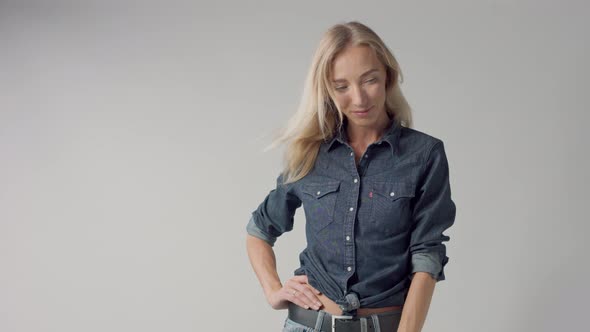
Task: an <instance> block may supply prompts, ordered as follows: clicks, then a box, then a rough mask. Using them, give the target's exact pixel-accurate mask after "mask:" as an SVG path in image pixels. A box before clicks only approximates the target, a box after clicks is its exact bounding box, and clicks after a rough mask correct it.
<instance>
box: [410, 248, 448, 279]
mask: <svg viewBox="0 0 590 332" xmlns="http://www.w3.org/2000/svg"><path fill="white" fill-rule="evenodd" d="M416 272H428V273H430V275H431V276H432V278H433V279H434V280H436V281H441V280H445V275H444V272H443V266H442V263H441V259H440V257H439V255H438V253H436V252H418V253H415V254H413V255H412V271H411V273H410V280H412V279H413V278H414V273H416Z"/></svg>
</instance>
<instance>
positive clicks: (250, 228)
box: [246, 215, 277, 247]
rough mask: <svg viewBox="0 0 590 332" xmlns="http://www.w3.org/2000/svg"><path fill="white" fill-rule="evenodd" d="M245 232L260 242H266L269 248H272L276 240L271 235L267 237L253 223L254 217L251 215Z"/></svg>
mask: <svg viewBox="0 0 590 332" xmlns="http://www.w3.org/2000/svg"><path fill="white" fill-rule="evenodd" d="M246 231H247V232H248V234H250V235H252V236H255V237H257V238H259V239H261V240H264V241H266V242H267V243H268V244H270V246H271V247H273V246H274V244H275V242H276V240H277V238H276V237H274V236H272V235H268V234H266V233H265V232H263V231H262V230H261V229H260V227H258V225H256V222H255V221H254V215H252V216H251V217H250V221H249V222H248V225H247V226H246Z"/></svg>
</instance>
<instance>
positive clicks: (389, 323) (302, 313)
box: [288, 302, 402, 332]
mask: <svg viewBox="0 0 590 332" xmlns="http://www.w3.org/2000/svg"><path fill="white" fill-rule="evenodd" d="M318 313H319V311H315V310H311V309H303V308H301V307H300V306H298V305H296V304H294V303H292V302H289V316H288V317H289V319H290V320H292V321H294V322H296V323H299V324H302V325H305V326H308V327H310V328H314V327H315V325H316V321H317V317H318ZM401 314H402V312H401V310H400V311H398V310H395V311H389V312H383V313H379V314H373V315H371V316H376V317H377V318H378V320H379V327H380V329H379V330H380V331H381V332H389V331H395V330H396V329H397V326H398V325H399V321H400V318H401ZM361 318H363V319H361ZM362 321H365V322H366V324H367V329H366V331H368V332H370V331H376V329H375V326H374V324H373V319H372V318H371V317H370V316H367V317H358V316H357V317H354V316H337V315H331V314H330V313H328V312H326V313H325V315H324V318H323V321H322V325H321V328H320V330H321V331H322V332H324V331H326V332H360V331H363V330H361V324H363V322H362ZM394 328H395V329H394ZM379 330H377V331H379Z"/></svg>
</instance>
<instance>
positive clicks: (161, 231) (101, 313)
mask: <svg viewBox="0 0 590 332" xmlns="http://www.w3.org/2000/svg"><path fill="white" fill-rule="evenodd" d="M588 9H589V8H588V5H587V4H584V3H583V2H582V1H579V2H577V1H569V2H568V1H561V2H557V1H553V2H549V1H478V2H474V1H444V2H438V1H431V2H425V1H420V2H412V3H410V2H409V1H408V2H405V1H404V2H395V1H383V2H362V3H361V2H353V3H344V2H341V1H320V2H309V3H305V2H297V3H288V4H285V3H282V2H281V3H280V4H279V3H278V2H268V3H266V4H259V5H254V4H252V3H247V2H237V1H236V2H234V3H225V2H216V3H215V4H213V3H212V2H198V1H197V2H188V1H187V2H182V3H180V2H178V3H176V2H170V1H166V2H164V1H162V2H159V3H157V2H147V3H146V2H144V3H141V2H136V1H134V2H117V3H114V2H102V1H101V2H98V1H96V2H74V1H72V2H71V3H66V2H59V1H58V2H52V3H50V2H49V1H47V2H38V3H33V2H27V1H21V2H16V1H15V2H6V1H4V2H1V3H0V40H1V46H0V47H1V52H0V331H6V332H23V331H32V332H37V331H60V332H65V331H72V332H73V331H85V332H91V331H143V332H148V331H279V330H280V328H281V326H282V323H283V321H284V318H285V315H286V312H285V311H274V310H272V309H271V308H270V306H269V305H268V304H267V303H266V300H265V298H264V296H263V293H262V291H261V289H260V287H259V284H258V281H257V279H256V277H255V275H254V272H253V271H252V269H251V267H250V265H249V262H248V258H247V254H246V250H245V237H246V231H245V226H246V224H247V222H248V220H249V218H250V214H251V212H252V211H253V210H254V209H255V208H256V207H257V206H258V204H259V203H260V202H261V201H262V199H264V197H265V195H266V194H267V193H268V192H269V191H270V190H271V189H273V187H274V184H275V179H276V176H277V175H278V172H279V170H280V162H281V153H282V150H281V149H279V150H274V151H272V152H268V153H263V152H262V149H263V147H264V146H265V145H266V144H268V143H269V142H270V138H271V136H270V135H271V134H272V132H273V131H274V130H276V129H278V128H279V127H280V126H282V125H283V124H284V123H285V121H286V120H287V119H288V118H289V115H290V114H292V112H293V111H294V110H295V107H296V105H297V103H298V99H299V97H300V96H301V92H302V86H303V81H304V78H305V73H306V70H307V68H308V65H309V64H310V61H311V56H312V53H313V51H314V49H315V47H316V46H317V43H318V41H319V38H320V36H321V34H322V33H323V32H324V31H325V29H327V28H328V27H329V26H331V25H332V24H335V23H338V22H345V21H348V20H359V21H361V22H364V23H366V24H367V25H369V26H370V27H372V28H373V29H374V30H375V31H376V32H377V33H378V34H380V35H381V36H382V37H383V39H384V40H385V42H386V43H387V44H388V45H389V46H390V48H391V49H392V50H393V52H394V54H395V55H396V56H397V58H398V60H399V62H400V64H401V66H402V71H403V74H404V75H405V81H404V83H403V85H402V89H403V91H404V92H405V94H406V97H407V99H408V101H409V102H410V104H411V106H412V107H413V109H414V116H415V128H416V129H418V130H421V131H424V132H426V133H429V134H431V135H433V136H436V137H439V138H441V139H442V140H443V141H444V142H445V147H446V151H447V154H448V158H449V163H450V169H451V186H452V197H453V199H454V200H455V202H456V204H457V208H458V210H457V218H456V221H455V225H454V226H453V227H452V228H451V229H450V230H449V231H448V232H447V235H449V236H450V238H451V240H450V242H448V244H447V248H448V256H449V258H450V261H449V263H448V265H447V267H446V270H445V271H446V275H447V280H445V281H442V282H440V283H438V284H437V285H436V290H435V294H434V298H433V300H432V304H431V307H430V311H429V314H428V318H427V321H426V325H425V327H424V330H423V331H426V332H428V331H431V332H435V331H436V332H457V331H464V332H471V331H480V332H487V331H489V332H492V331H515V332H520V331H535V332H540V331H547V332H549V331H556V330H560V331H581V330H586V329H587V328H586V327H585V326H584V324H587V323H586V322H587V317H586V316H587V313H586V311H587V310H586V309H587V308H588V304H587V303H588V298H589V296H590V291H589V287H588V282H587V277H588V275H589V274H590V269H589V267H588V255H587V253H588V246H587V238H588V234H589V231H590V226H589V222H590V220H589V218H588V216H587V215H586V211H587V207H588V198H589V195H588V187H589V185H590V183H589V181H588V169H590V161H589V157H588V139H587V136H586V135H585V133H583V131H584V129H585V128H586V127H587V126H588V122H589V121H588V120H590V119H589V116H588V110H589V107H588V106H589V105H590V103H589V102H588V91H589V90H590V89H589V88H590V84H589V83H588V74H590V73H589V69H590V65H589V64H588V61H587V60H588V59H589V58H590V52H589V46H588V40H587V33H586V32H587V31H588V28H589V26H588V23H587V21H588V20H587V19H588V16H589V15H588V13H589V10H588ZM302 212H303V211H302V210H299V211H298V212H297V215H296V220H295V229H294V230H293V231H292V232H290V233H287V234H285V235H284V236H283V237H281V238H279V240H278V242H277V245H276V247H275V250H276V254H277V259H278V269H279V273H280V276H281V277H282V278H283V279H286V278H288V277H290V276H291V274H292V272H293V270H294V269H295V268H297V266H298V263H299V262H298V258H297V257H298V254H299V251H300V250H302V249H303V246H304V245H305V242H304V237H303V234H304V233H303V230H304V225H305V219H304V215H303V213H302Z"/></svg>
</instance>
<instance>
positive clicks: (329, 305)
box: [308, 283, 402, 317]
mask: <svg viewBox="0 0 590 332" xmlns="http://www.w3.org/2000/svg"><path fill="white" fill-rule="evenodd" d="M308 285H309V283H308ZM316 296H317V298H318V299H319V300H320V302H321V303H322V307H321V308H320V309H321V310H323V311H325V312H327V313H329V314H331V315H342V309H340V307H339V306H338V304H337V303H336V302H334V301H332V300H331V299H330V298H329V297H327V296H326V295H324V294H323V293H322V294H319V295H316ZM401 308H402V306H391V307H382V308H358V309H357V311H356V312H357V316H360V317H362V316H370V315H372V314H379V313H382V312H387V311H393V310H397V309H401Z"/></svg>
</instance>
